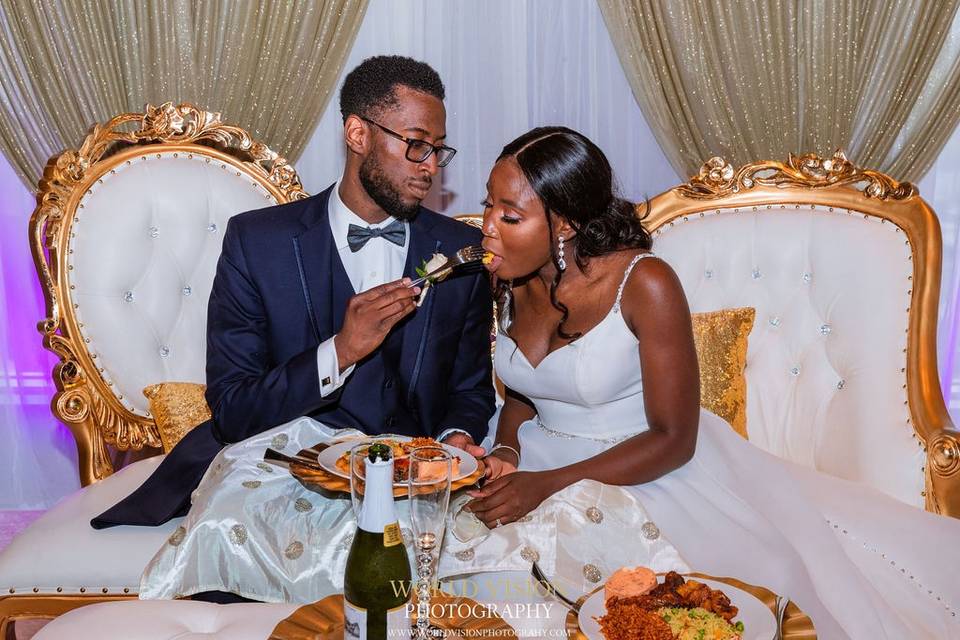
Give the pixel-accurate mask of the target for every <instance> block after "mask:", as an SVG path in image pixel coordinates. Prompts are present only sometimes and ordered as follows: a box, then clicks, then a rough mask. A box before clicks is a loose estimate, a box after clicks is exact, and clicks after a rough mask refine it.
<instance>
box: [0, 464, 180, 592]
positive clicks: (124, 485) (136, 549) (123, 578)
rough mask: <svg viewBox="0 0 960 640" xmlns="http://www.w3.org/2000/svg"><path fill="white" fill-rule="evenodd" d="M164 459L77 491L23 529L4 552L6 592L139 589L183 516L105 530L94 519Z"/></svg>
mask: <svg viewBox="0 0 960 640" xmlns="http://www.w3.org/2000/svg"><path fill="white" fill-rule="evenodd" d="M162 459H163V458H162V456H154V457H153V458H148V459H147V460H141V461H139V462H136V463H134V464H132V465H130V466H128V467H124V468H123V469H121V470H120V471H118V472H117V473H115V474H113V475H111V476H110V477H109V478H106V479H104V480H102V481H100V482H98V483H96V484H93V485H90V486H89V487H85V488H84V489H81V490H80V491H77V492H76V493H74V494H73V495H71V496H68V497H67V498H64V499H63V500H62V501H61V502H60V503H59V504H57V506H55V507H54V508H52V509H50V510H49V511H48V512H47V513H45V514H43V515H42V516H41V517H40V518H39V519H38V520H36V521H35V522H33V523H32V524H31V525H30V526H29V527H27V528H26V529H24V530H23V531H22V532H20V534H19V535H18V536H17V537H16V538H14V539H13V541H12V542H11V543H10V545H9V546H8V547H6V548H5V549H4V550H3V553H0V596H5V595H11V597H20V596H30V595H33V594H34V593H39V594H49V595H65V596H69V595H81V594H83V595H90V596H96V595H99V594H104V593H105V594H107V595H122V594H126V593H133V594H136V593H137V591H139V589H140V574H141V573H143V567H145V566H146V564H147V562H149V561H150V558H152V557H153V555H154V554H155V553H156V552H157V549H159V548H160V547H161V546H162V545H163V543H164V542H165V541H166V540H167V538H168V537H169V536H170V534H171V533H172V532H173V531H174V529H176V528H177V527H178V526H179V524H180V522H181V520H183V518H174V519H173V520H171V521H170V522H168V523H166V524H164V525H162V526H160V527H115V528H113V529H106V530H103V531H96V530H94V529H92V528H91V527H90V519H91V518H93V517H94V516H96V515H99V514H100V513H102V512H103V511H104V510H106V509H107V508H108V507H110V506H112V505H113V504H114V503H116V502H117V501H118V500H120V499H121V498H123V497H125V496H127V495H128V494H129V493H130V492H131V491H133V490H134V489H136V488H137V487H138V486H140V484H141V483H142V482H143V481H144V480H146V478H147V476H149V475H150V474H151V473H153V470H154V469H156V468H157V465H159V464H160V461H161V460H162ZM35 590H36V591H35Z"/></svg>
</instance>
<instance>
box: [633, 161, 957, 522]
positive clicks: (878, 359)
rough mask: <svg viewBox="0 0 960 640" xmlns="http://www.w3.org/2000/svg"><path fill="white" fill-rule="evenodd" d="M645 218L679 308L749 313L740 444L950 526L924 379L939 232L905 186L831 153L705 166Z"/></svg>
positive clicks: (952, 433) (939, 420) (940, 418)
mask: <svg viewBox="0 0 960 640" xmlns="http://www.w3.org/2000/svg"><path fill="white" fill-rule="evenodd" d="M649 207H650V211H649V215H648V217H647V218H646V224H647V226H648V228H649V229H650V230H651V231H652V232H653V234H654V250H655V251H656V252H657V253H658V254H659V255H660V256H662V257H663V258H664V259H665V260H667V261H668V262H669V263H670V264H671V265H672V266H673V267H674V269H676V271H677V273H678V274H679V276H680V279H681V281H682V283H683V287H684V290H685V291H686V294H687V297H688V299H689V301H690V306H691V310H692V311H694V312H696V311H706V310H713V309H720V308H727V307H744V306H751V307H755V308H756V311H757V315H756V322H755V325H754V329H753V331H752V332H751V335H750V338H749V351H748V361H747V362H748V364H747V369H746V376H747V431H748V434H749V439H750V440H751V441H752V442H753V443H755V444H756V445H758V446H760V447H761V448H763V449H766V450H767V451H770V452H772V453H774V454H776V455H778V456H781V457H784V458H787V459H789V460H792V461H794V462H798V463H800V464H803V465H806V466H808V467H814V468H816V469H819V470H821V471H824V472H826V473H830V474H833V475H836V476H840V477H843V478H848V479H851V480H856V481H860V482H863V483H866V484H869V485H871V486H873V487H876V488H877V489H879V490H881V491H883V492H885V493H887V494H889V495H891V496H893V497H895V498H897V499H899V500H902V501H904V502H907V503H910V504H913V505H916V506H918V507H921V508H923V507H925V508H926V509H928V510H930V511H934V512H937V513H942V514H945V515H950V516H954V517H960V434H958V432H957V431H956V430H955V429H954V427H953V424H952V423H951V421H950V418H949V416H948V414H947V411H946V408H945V406H944V401H943V397H942V395H941V391H940V382H939V378H938V373H937V355H936V334H937V332H936V325H937V303H938V297H939V291H940V263H941V238H940V228H939V224H938V222H937V218H936V216H935V215H934V213H933V211H932V210H931V209H930V207H929V206H928V205H927V203H926V202H924V201H923V199H922V198H920V196H919V194H918V193H917V190H916V188H914V187H913V186H912V185H910V184H908V183H897V182H896V181H894V180H893V179H891V178H890V177H888V176H886V175H884V174H881V173H878V172H875V171H870V170H866V169H860V168H858V167H855V166H854V165H852V164H851V163H850V162H849V161H847V159H846V158H845V157H844V155H843V153H842V152H840V151H838V152H837V153H836V154H835V155H834V156H833V157H832V158H830V159H827V160H824V159H821V158H819V157H817V156H814V155H805V156H800V157H796V156H791V157H790V158H789V160H788V161H787V162H786V163H781V162H773V161H765V162H756V163H752V164H748V165H745V166H743V167H739V168H734V167H732V166H731V165H729V164H727V163H726V162H724V160H722V159H721V158H713V159H711V160H710V161H709V162H707V163H706V164H705V165H704V166H703V168H702V169H701V170H700V174H699V175H698V176H695V177H694V178H692V179H691V180H690V181H689V182H687V183H686V184H682V185H680V186H678V187H676V188H674V189H671V190H670V191H667V192H665V193H663V194H661V195H659V196H657V197H655V198H653V199H652V200H651V201H650V203H649Z"/></svg>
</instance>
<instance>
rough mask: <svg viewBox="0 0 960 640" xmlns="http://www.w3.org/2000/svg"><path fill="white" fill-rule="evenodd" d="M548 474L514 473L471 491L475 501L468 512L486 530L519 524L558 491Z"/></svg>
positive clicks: (541, 472)
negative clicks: (475, 517)
mask: <svg viewBox="0 0 960 640" xmlns="http://www.w3.org/2000/svg"><path fill="white" fill-rule="evenodd" d="M553 485H554V482H553V479H552V477H551V476H550V474H549V472H543V471H540V472H531V471H515V472H513V473H510V474H508V475H503V476H501V477H499V478H497V479H496V480H493V481H490V482H487V483H486V484H485V485H483V488H482V489H479V490H477V491H468V492H467V494H468V495H470V496H471V497H472V498H473V500H471V501H470V502H468V503H467V504H466V505H465V507H464V508H465V509H467V510H468V511H471V512H473V514H474V515H475V516H477V517H478V518H480V520H482V521H483V523H484V524H485V525H487V527H489V528H491V529H493V528H494V527H497V526H499V525H503V524H510V523H511V522H516V521H517V520H519V519H520V518H522V517H523V516H525V515H527V514H528V513H530V512H531V511H533V510H534V509H536V508H537V507H538V506H540V503H541V502H543V501H544V500H546V499H547V498H549V497H550V496H551V495H553V494H554V493H555V491H556V489H555V488H554V486H553Z"/></svg>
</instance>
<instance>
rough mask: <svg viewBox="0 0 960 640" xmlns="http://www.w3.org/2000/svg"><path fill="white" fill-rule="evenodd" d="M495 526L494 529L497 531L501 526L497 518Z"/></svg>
mask: <svg viewBox="0 0 960 640" xmlns="http://www.w3.org/2000/svg"><path fill="white" fill-rule="evenodd" d="M496 525H497V526H496V527H495V528H496V529H499V528H500V527H502V526H503V523H502V522H500V518H497V520H496Z"/></svg>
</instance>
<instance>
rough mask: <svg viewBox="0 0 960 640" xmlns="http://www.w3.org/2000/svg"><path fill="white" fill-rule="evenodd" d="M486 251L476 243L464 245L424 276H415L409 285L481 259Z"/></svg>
mask: <svg viewBox="0 0 960 640" xmlns="http://www.w3.org/2000/svg"><path fill="white" fill-rule="evenodd" d="M484 253H486V251H484V250H483V247H478V246H477V245H473V246H469V247H464V248H463V249H460V251H457V252H456V253H455V254H453V257H451V258H447V261H446V262H444V263H443V264H442V265H440V266H439V267H437V268H436V269H434V270H433V271H431V272H430V273H428V274H427V275H425V276H422V277H420V278H417V279H416V280H414V281H413V282H411V283H410V285H409V286H411V287H416V286H417V285H420V284H423V283H424V282H426V280H427V279H429V278H436V277H441V276H443V275H445V274H446V273H449V272H450V271H451V270H452V269H453V268H454V267H459V266H460V265H463V264H468V263H470V262H478V261H480V260H483V255H484Z"/></svg>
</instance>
